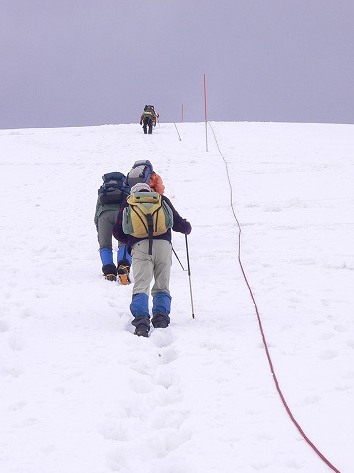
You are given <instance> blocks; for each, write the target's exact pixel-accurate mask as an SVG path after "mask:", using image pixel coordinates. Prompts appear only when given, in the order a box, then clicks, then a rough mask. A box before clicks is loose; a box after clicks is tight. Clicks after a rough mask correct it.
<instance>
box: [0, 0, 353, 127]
mask: <svg viewBox="0 0 354 473" xmlns="http://www.w3.org/2000/svg"><path fill="white" fill-rule="evenodd" d="M353 19H354V0H213V1H211V0H149V1H146V0H0V52H1V61H0V72H1V97H0V98H1V102H0V128H24V127H59V126H60V127H61V126H85V125H101V124H112V123H132V122H137V121H138V119H139V116H140V114H141V111H142V108H143V106H144V105H145V104H146V103H152V104H154V105H155V108H156V109H157V110H158V111H159V112H160V115H161V122H164V121H167V122H174V121H175V122H179V121H181V109H182V104H183V109H184V120H185V121H203V120H204V103H203V75H204V74H206V77H207V90H208V118H209V119H210V120H218V121H285V122H329V123H354V27H353Z"/></svg>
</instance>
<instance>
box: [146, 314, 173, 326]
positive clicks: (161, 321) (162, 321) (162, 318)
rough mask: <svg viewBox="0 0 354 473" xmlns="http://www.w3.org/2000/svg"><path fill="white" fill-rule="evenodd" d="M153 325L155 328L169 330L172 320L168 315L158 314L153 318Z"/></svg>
mask: <svg viewBox="0 0 354 473" xmlns="http://www.w3.org/2000/svg"><path fill="white" fill-rule="evenodd" d="M151 323H152V325H153V326H154V327H155V328H167V327H168V324H169V323H170V318H169V316H168V315H163V314H156V315H154V316H153V318H152V320H151Z"/></svg>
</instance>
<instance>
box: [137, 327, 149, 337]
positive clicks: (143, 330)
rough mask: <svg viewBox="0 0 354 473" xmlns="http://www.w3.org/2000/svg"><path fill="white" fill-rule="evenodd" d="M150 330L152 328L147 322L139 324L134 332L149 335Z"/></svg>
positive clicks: (142, 335) (139, 334)
mask: <svg viewBox="0 0 354 473" xmlns="http://www.w3.org/2000/svg"><path fill="white" fill-rule="evenodd" d="M149 330H150V327H147V326H146V325H145V324H139V325H138V326H137V327H136V329H135V332H134V334H135V335H137V336H138V337H148V336H149Z"/></svg>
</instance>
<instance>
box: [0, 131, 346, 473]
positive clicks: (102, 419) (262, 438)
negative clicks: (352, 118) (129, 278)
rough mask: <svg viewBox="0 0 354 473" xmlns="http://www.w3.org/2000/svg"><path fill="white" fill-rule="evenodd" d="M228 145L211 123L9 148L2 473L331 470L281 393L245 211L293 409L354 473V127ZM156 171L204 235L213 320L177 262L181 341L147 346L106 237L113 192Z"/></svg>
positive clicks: (236, 136)
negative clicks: (102, 191)
mask: <svg viewBox="0 0 354 473" xmlns="http://www.w3.org/2000/svg"><path fill="white" fill-rule="evenodd" d="M211 126H212V128H209V129H208V152H206V150H205V126H204V124H202V123H195V124H190V123H189V124H187V123H184V124H178V125H177V128H176V127H175V125H174V124H161V125H160V126H158V127H157V128H156V130H155V132H154V134H153V135H152V136H144V135H143V134H142V131H141V129H140V127H139V125H133V124H132V125H107V126H100V127H89V128H62V129H26V130H3V131H0V168H1V176H2V179H1V181H2V185H1V188H0V192H1V202H2V205H1V213H0V215H1V219H0V230H1V231H0V243H1V250H2V251H1V265H0V280H1V286H0V293H1V298H0V363H1V364H0V382H1V390H0V419H1V423H0V471H2V472H5V473H110V472H121V473H132V472H134V473H135V472H139V473H140V472H144V473H189V472H193V473H214V472H215V473H216V472H218V473H219V472H221V471H225V472H233V471H237V472H242V473H254V472H262V473H295V472H296V473H298V472H301V473H324V472H327V471H331V470H333V468H331V467H330V466H329V465H328V463H326V462H325V461H324V459H323V458H321V457H320V456H319V455H318V454H317V453H316V452H315V451H314V449H313V448H311V446H310V445H309V444H308V443H307V442H306V441H305V440H304V438H303V437H302V436H301V435H300V432H299V431H298V430H297V429H296V427H295V426H294V424H293V423H292V421H291V419H290V417H289V415H288V413H287V411H286V409H285V408H284V405H283V403H282V401H281V399H280V397H279V394H278V392H277V390H276V387H275V384H274V380H273V376H272V374H271V371H270V367H269V363H268V360H267V357H266V352H265V348H264V344H263V341H262V334H261V331H260V326H259V323H258V319H257V314H256V310H255V306H254V303H253V301H252V298H251V295H250V291H249V289H248V287H247V284H246V281H245V279H244V276H243V274H242V271H241V267H240V264H239V261H238V248H239V228H238V226H237V222H236V221H235V218H234V215H233V212H232V207H231V201H232V202H233V208H234V211H235V213H236V217H237V219H238V221H239V224H240V226H241V240H240V242H241V245H240V247H241V262H242V265H243V268H244V271H245V274H246V277H247V280H248V282H249V285H250V287H251V290H252V293H253V295H254V298H255V301H256V304H257V307H258V311H259V314H260V318H261V323H262V327H263V329H264V334H265V338H266V342H267V344H268V347H269V353H270V356H271V359H272V363H273V366H274V370H275V372H276V376H277V379H278V381H279V383H280V386H281V389H282V392H283V394H284V397H285V398H286V401H287V403H288V405H289V407H290V409H291V411H292V414H293V415H294V417H295V419H296V420H297V421H298V422H299V424H300V425H301V428H302V429H303V430H304V432H305V434H306V435H307V436H308V437H309V439H310V440H311V441H312V442H313V444H314V445H315V447H316V448H317V449H318V450H319V452H320V453H321V454H322V455H323V456H324V458H325V459H326V460H328V462H329V463H330V465H332V466H333V467H334V468H336V470H334V471H340V472H341V473H352V472H353V471H354V460H353V456H352V454H351V448H352V442H353V438H354V405H353V404H354V401H353V399H354V319H353V302H354V294H353V276H354V272H353V271H354V251H353V241H354V214H353V204H354V191H353V185H352V183H353V181H354V159H353V150H354V126H352V125H323V124H322V125H316V124H280V123H279V124H272V123H212V124H211ZM177 130H178V132H179V134H180V137H181V140H179V136H178V133H177ZM215 138H216V140H217V141H215ZM144 158H145V159H150V160H151V161H152V163H153V164H154V168H155V170H156V171H157V172H158V173H159V174H161V176H162V177H163V180H164V183H165V185H166V195H167V196H168V197H169V198H171V200H172V201H173V203H174V204H175V206H176V208H177V210H178V211H179V212H180V213H181V215H182V216H183V217H185V218H187V219H188V220H190V222H191V223H192V227H193V231H192V233H191V235H190V236H189V238H188V242H189V250H190V260H191V281H192V288H193V300H194V308H195V319H194V320H193V319H192V316H191V314H192V310H191V302H190V291H189V281H188V275H187V272H186V271H183V270H182V268H181V266H180V265H179V263H178V261H177V260H176V259H174V264H173V268H172V277H171V292H172V296H173V301H172V314H171V317H172V323H171V326H170V327H169V328H168V329H165V330H163V329H157V330H155V331H153V332H152V333H151V336H150V337H149V338H148V339H141V338H138V337H135V336H133V335H132V331H133V330H132V329H133V327H132V326H131V325H130V321H131V317H130V313H129V302H130V298H131V286H130V287H122V286H121V287H120V286H118V285H117V284H115V283H112V282H108V281H105V280H103V279H102V276H101V273H100V260H99V255H98V246H97V239H96V233H95V227H94V225H93V215H94V208H95V203H96V195H97V194H96V191H97V187H98V186H99V185H100V183H101V176H102V174H104V173H105V172H109V171H122V172H127V171H128V170H129V169H130V167H131V164H132V163H133V162H134V161H135V160H137V159H144ZM229 182H230V183H231V188H230V186H229ZM173 245H174V248H175V250H176V252H177V254H178V256H179V258H180V259H181V261H182V263H183V265H184V268H185V269H186V267H187V266H186V256H185V253H186V252H185V240H184V236H183V235H181V234H174V236H173Z"/></svg>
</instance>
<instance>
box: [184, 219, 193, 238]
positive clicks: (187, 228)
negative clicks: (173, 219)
mask: <svg viewBox="0 0 354 473" xmlns="http://www.w3.org/2000/svg"><path fill="white" fill-rule="evenodd" d="M191 231H192V225H191V224H190V223H189V222H188V221H187V220H186V221H185V223H184V232H183V233H184V234H185V235H189V234H190V232H191Z"/></svg>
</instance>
